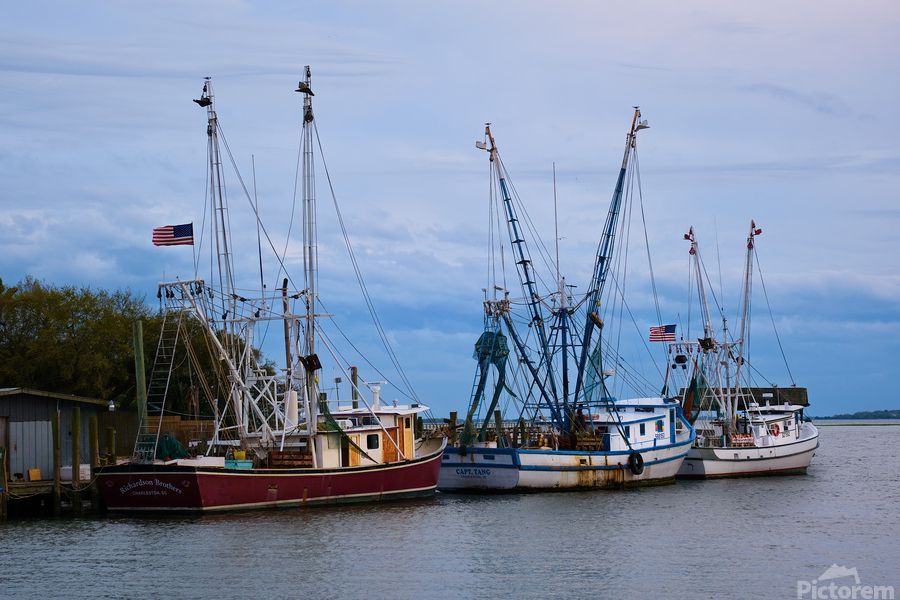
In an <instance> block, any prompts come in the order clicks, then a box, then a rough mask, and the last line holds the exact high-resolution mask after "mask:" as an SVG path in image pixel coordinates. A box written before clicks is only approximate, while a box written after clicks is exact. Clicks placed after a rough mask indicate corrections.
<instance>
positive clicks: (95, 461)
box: [88, 414, 100, 512]
mask: <svg viewBox="0 0 900 600" xmlns="http://www.w3.org/2000/svg"><path fill="white" fill-rule="evenodd" d="M88 429H89V430H90V431H89V437H90V445H91V484H90V491H91V510H92V511H94V512H97V508H98V506H99V505H100V504H99V494H98V493H97V491H98V490H97V483H96V477H97V468H98V467H99V466H100V439H99V436H98V424H97V415H95V414H94V415H91V418H90V420H89V421H88Z"/></svg>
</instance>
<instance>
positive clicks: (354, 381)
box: [350, 367, 359, 409]
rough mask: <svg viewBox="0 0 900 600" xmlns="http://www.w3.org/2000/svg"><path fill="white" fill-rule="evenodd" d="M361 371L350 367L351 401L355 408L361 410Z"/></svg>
mask: <svg viewBox="0 0 900 600" xmlns="http://www.w3.org/2000/svg"><path fill="white" fill-rule="evenodd" d="M358 385H359V370H358V369H357V368H356V367H350V399H351V402H352V403H353V408H354V409H357V408H359V388H358V387H357V386H358Z"/></svg>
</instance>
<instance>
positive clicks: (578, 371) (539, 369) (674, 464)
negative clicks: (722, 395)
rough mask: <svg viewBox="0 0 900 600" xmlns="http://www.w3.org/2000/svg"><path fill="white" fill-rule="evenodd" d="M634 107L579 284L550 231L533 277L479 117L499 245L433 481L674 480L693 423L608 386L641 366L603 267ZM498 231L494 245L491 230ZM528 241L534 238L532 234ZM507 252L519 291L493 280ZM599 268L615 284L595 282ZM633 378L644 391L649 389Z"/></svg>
mask: <svg viewBox="0 0 900 600" xmlns="http://www.w3.org/2000/svg"><path fill="white" fill-rule="evenodd" d="M640 116H641V113H640V110H639V109H638V108H637V107H636V108H635V112H634V116H633V119H632V122H631V128H630V130H629V132H628V135H627V139H626V145H625V155H624V157H623V160H622V165H621V169H620V171H619V175H618V180H617V183H616V187H615V191H614V193H613V197H612V201H611V203H610V207H609V211H608V214H607V216H606V222H605V226H604V229H603V233H602V238H601V241H600V244H599V247H598V249H597V252H596V256H595V261H594V268H593V271H592V279H591V281H590V284H589V285H588V287H587V291H586V292H585V293H583V294H580V295H576V294H575V292H574V289H575V286H572V285H569V284H567V283H566V280H565V278H564V277H561V276H560V274H559V258H558V257H559V251H558V242H557V251H556V260H555V263H556V267H555V269H552V268H551V269H550V270H551V271H555V272H553V273H552V274H551V275H550V276H549V277H548V278H545V275H546V274H545V273H542V272H540V270H538V269H537V268H536V266H535V264H534V262H533V260H532V256H531V254H530V246H529V244H528V242H527V241H526V238H527V237H529V235H528V233H529V231H530V233H531V234H532V236H535V237H536V235H537V234H536V232H535V231H534V227H533V222H532V221H531V219H530V218H529V217H528V216H527V213H526V212H525V209H524V205H523V204H522V202H521V200H520V199H519V198H518V197H517V195H516V194H515V188H514V187H513V186H512V184H511V183H510V182H509V176H508V173H507V171H506V169H505V167H504V165H503V162H502V160H501V159H500V155H499V152H498V150H497V145H496V143H495V140H494V136H493V134H492V132H491V128H490V124H488V125H487V126H486V128H485V140H484V141H483V142H477V143H476V146H477V147H478V148H479V149H482V150H485V151H487V153H488V158H489V161H490V163H491V195H490V203H491V214H492V215H493V216H492V218H491V220H490V221H491V223H492V225H491V226H490V227H491V235H490V237H491V240H492V244H493V245H496V246H499V247H496V248H493V249H492V252H491V254H492V256H493V259H494V260H493V265H492V266H490V267H489V272H490V274H491V275H490V278H489V286H488V287H487V288H485V299H484V331H483V333H482V334H481V336H480V337H479V339H478V341H477V343H476V344H475V353H474V358H475V359H476V361H477V362H478V366H477V370H476V374H475V379H474V382H473V388H472V395H471V399H470V403H469V406H468V411H467V414H466V416H465V419H464V422H463V424H462V427H461V431H459V427H458V426H457V424H456V422H455V421H456V419H455V416H454V415H451V418H450V420H449V421H450V423H449V428H448V429H449V432H450V435H451V443H450V445H449V446H448V447H447V450H446V452H445V453H444V457H443V460H442V464H441V474H440V480H439V482H438V488H439V489H440V490H442V491H448V492H498V491H500V492H502V491H531V490H566V489H569V490H571V489H600V488H620V487H625V486H639V485H654V484H661V483H670V482H672V481H674V478H675V474H676V472H677V471H678V469H679V467H680V466H681V462H682V461H683V460H684V457H685V456H686V455H687V452H688V449H689V448H690V446H691V443H692V442H693V441H694V430H693V428H692V427H691V425H690V423H689V422H688V421H687V420H686V419H685V418H684V415H683V413H682V410H681V406H680V404H679V402H678V400H677V398H669V397H663V396H657V395H653V393H652V392H651V393H650V394H644V395H641V396H639V397H636V398H632V399H622V398H618V397H616V396H615V395H614V394H613V390H614V389H615V387H614V386H619V385H620V384H622V385H621V386H620V387H622V389H625V384H629V383H632V384H633V383H634V382H635V381H637V380H639V379H640V378H641V375H640V373H638V372H635V370H634V369H631V368H630V367H629V365H628V363H626V361H625V360H624V357H623V356H622V355H620V354H618V353H617V351H616V346H617V344H616V343H615V342H613V341H612V340H615V339H616V334H611V335H609V337H607V335H608V334H607V332H608V331H615V330H616V324H615V323H614V321H615V320H616V315H617V314H619V315H620V314H621V310H620V309H621V307H622V306H623V302H624V297H621V292H622V289H621V288H620V284H621V280H619V279H616V276H615V274H613V273H612V271H611V269H612V267H613V262H614V261H613V249H614V242H615V238H616V234H617V232H619V233H621V230H622V228H623V227H624V220H622V222H620V219H619V216H620V214H622V213H625V214H630V213H628V212H626V211H624V210H623V204H627V203H628V202H629V201H630V200H631V198H632V190H633V189H634V186H633V185H632V182H633V181H634V169H633V168H632V165H635V163H636V161H632V157H633V155H634V153H635V152H636V139H637V132H638V131H639V130H641V129H645V128H647V127H648V125H647V122H646V121H642V120H641V118H640ZM493 223H496V225H495V224H493ZM501 223H503V225H501ZM504 228H505V229H506V232H505V234H503V233H501V230H502V229H504ZM506 236H508V247H507V249H506V250H504V249H503V246H504V245H505V242H503V243H501V242H500V240H501V239H502V238H503V237H506ZM557 239H558V236H557ZM535 247H536V248H537V249H538V250H537V251H538V252H541V251H543V250H544V249H545V246H544V245H543V244H541V243H540V240H538V241H537V244H535ZM507 257H509V258H508V259H507ZM543 258H544V259H545V261H544V262H545V264H547V263H548V260H547V259H548V257H547V256H544V257H543ZM507 260H509V261H510V263H514V264H515V271H516V275H515V276H517V277H518V280H519V284H520V286H521V292H522V294H521V296H520V297H513V296H512V295H511V294H510V292H509V291H508V290H506V289H505V287H504V285H503V284H504V282H505V280H506V274H505V268H506V261H507ZM497 262H500V263H501V265H500V267H499V268H498V267H497V264H496V263H497ZM549 262H550V263H552V262H553V259H552V258H549ZM510 270H512V269H510ZM501 274H502V278H501ZM608 278H612V279H616V285H615V286H605V285H604V284H605V283H606V281H607V279H608ZM548 279H549V280H550V281H553V280H554V279H555V285H553V286H552V287H553V288H555V289H550V288H551V286H546V285H544V284H543V283H542V282H545V281H547V280H548ZM617 293H618V294H620V296H617V295H616V294H617ZM605 320H608V321H610V323H611V325H610V324H605ZM510 346H512V353H513V356H514V358H515V360H513V361H509V360H508V359H509V355H510ZM492 367H493V369H492ZM492 372H493V376H491V373H492ZM660 379H662V378H660ZM645 383H647V385H646V386H644V390H645V391H646V390H648V389H649V390H653V389H658V388H656V387H655V386H653V384H651V383H649V382H646V381H645ZM491 387H492V389H493V391H492V392H489V389H490V388H491ZM636 387H640V386H636ZM504 406H505V410H501V407H504Z"/></svg>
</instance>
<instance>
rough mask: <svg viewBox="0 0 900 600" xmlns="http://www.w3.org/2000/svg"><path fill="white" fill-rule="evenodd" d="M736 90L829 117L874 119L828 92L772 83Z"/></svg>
mask: <svg viewBox="0 0 900 600" xmlns="http://www.w3.org/2000/svg"><path fill="white" fill-rule="evenodd" d="M738 89H740V90H742V91H745V92H750V93H752V94H761V95H765V96H769V97H771V98H775V99H776V100H781V101H783V102H786V103H788V104H792V105H794V106H799V107H801V108H805V109H807V110H811V111H813V112H817V113H819V114H823V115H828V116H831V117H847V118H854V119H862V120H872V119H874V116H873V115H871V114H869V113H866V112H859V111H857V110H856V109H855V108H853V106H851V105H850V104H849V103H847V102H845V101H844V100H843V99H841V98H840V97H839V96H837V95H835V94H832V93H829V92H821V91H810V92H803V91H799V90H795V89H792V88H789V87H786V86H783V85H778V84H774V83H753V84H748V85H741V86H738Z"/></svg>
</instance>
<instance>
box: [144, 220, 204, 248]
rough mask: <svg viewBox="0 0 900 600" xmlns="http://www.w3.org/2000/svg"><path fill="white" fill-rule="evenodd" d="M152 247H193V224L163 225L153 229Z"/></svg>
mask: <svg viewBox="0 0 900 600" xmlns="http://www.w3.org/2000/svg"><path fill="white" fill-rule="evenodd" d="M153 245H154V246H193V245H194V224H193V223H185V224H184V225H163V226H162V227H156V228H154V229H153Z"/></svg>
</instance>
